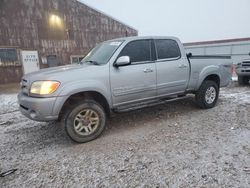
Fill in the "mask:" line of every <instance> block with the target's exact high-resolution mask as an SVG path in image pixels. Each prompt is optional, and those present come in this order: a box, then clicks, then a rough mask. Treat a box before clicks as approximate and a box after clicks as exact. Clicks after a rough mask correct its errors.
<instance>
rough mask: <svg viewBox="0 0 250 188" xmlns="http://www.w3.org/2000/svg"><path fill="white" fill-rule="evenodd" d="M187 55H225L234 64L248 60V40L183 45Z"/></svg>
mask: <svg viewBox="0 0 250 188" xmlns="http://www.w3.org/2000/svg"><path fill="white" fill-rule="evenodd" d="M184 46H185V49H186V51H187V53H189V52H191V53H192V54H193V55H226V56H228V55H229V56H232V60H233V63H234V64H237V63H239V62H241V61H242V60H244V59H250V38H239V39H228V40H215V41H204V42H191V43H184Z"/></svg>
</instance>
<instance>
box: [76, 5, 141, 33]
mask: <svg viewBox="0 0 250 188" xmlns="http://www.w3.org/2000/svg"><path fill="white" fill-rule="evenodd" d="M76 1H77V2H79V3H81V4H83V5H85V6H87V7H89V8H90V9H92V10H94V11H96V12H99V13H101V14H103V15H105V16H107V17H109V18H111V19H112V20H115V21H117V22H119V23H120V24H122V25H124V26H126V27H129V28H130V29H133V30H135V31H136V32H138V30H137V29H136V28H134V27H132V26H130V25H128V24H126V23H124V22H122V21H120V20H118V19H117V18H114V17H112V16H110V15H108V14H107V13H105V12H103V11H101V10H98V9H96V8H94V7H93V6H91V5H89V4H87V3H86V2H83V1H82V0H76Z"/></svg>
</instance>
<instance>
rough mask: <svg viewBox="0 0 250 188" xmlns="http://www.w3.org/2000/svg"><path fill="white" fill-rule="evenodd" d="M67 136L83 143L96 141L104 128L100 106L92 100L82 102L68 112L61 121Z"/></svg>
mask: <svg viewBox="0 0 250 188" xmlns="http://www.w3.org/2000/svg"><path fill="white" fill-rule="evenodd" d="M63 121H64V124H65V130H66V132H67V134H68V136H69V137H70V138H71V139H72V140H73V141H75V142H78V143H84V142H88V141H91V140H94V139H96V138H97V137H98V136H99V135H100V134H101V133H102V132H103V130H104V128H105V126H106V115H105V111H104V109H103V108H102V106H101V105H99V104H98V103H96V102H95V101H93V100H86V101H82V102H80V103H78V104H76V105H75V106H73V107H72V108H70V110H68V112H67V113H66V114H65V117H64V119H63Z"/></svg>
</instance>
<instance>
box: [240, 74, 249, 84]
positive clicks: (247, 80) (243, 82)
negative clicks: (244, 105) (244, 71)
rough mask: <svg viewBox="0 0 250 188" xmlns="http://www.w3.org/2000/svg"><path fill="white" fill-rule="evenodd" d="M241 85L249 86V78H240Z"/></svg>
mask: <svg viewBox="0 0 250 188" xmlns="http://www.w3.org/2000/svg"><path fill="white" fill-rule="evenodd" d="M238 83H239V85H247V84H248V83H249V78H248V77H246V76H238Z"/></svg>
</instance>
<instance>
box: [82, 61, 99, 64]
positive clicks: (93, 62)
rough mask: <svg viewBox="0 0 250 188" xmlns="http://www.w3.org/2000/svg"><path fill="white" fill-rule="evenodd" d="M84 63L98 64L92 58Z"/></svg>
mask: <svg viewBox="0 0 250 188" xmlns="http://www.w3.org/2000/svg"><path fill="white" fill-rule="evenodd" d="M85 63H91V64H93V65H100V64H99V63H98V62H97V61H93V60H88V61H85Z"/></svg>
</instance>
